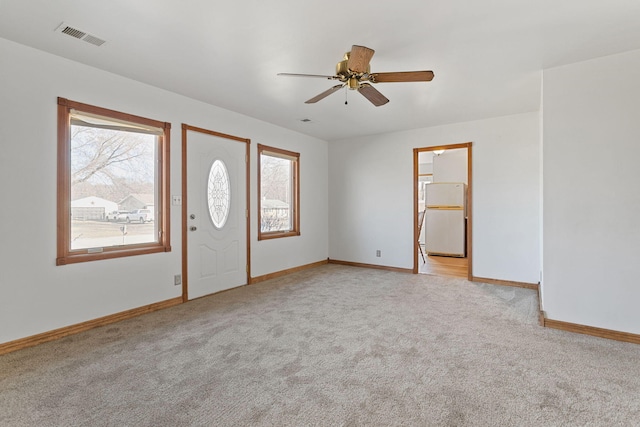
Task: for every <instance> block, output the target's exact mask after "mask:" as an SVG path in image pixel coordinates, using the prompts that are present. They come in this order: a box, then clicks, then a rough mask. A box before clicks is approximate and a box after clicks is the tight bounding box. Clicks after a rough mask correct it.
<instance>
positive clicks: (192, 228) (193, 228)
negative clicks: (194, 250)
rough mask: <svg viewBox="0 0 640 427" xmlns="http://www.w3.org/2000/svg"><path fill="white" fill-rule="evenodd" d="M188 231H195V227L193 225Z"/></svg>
mask: <svg viewBox="0 0 640 427" xmlns="http://www.w3.org/2000/svg"><path fill="white" fill-rule="evenodd" d="M189 230H191V231H196V230H197V227H196V226H195V225H192V226H191V227H189Z"/></svg>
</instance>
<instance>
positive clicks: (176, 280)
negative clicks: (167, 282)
mask: <svg viewBox="0 0 640 427" xmlns="http://www.w3.org/2000/svg"><path fill="white" fill-rule="evenodd" d="M173 284H174V285H175V286H178V285H182V274H176V275H175V276H173Z"/></svg>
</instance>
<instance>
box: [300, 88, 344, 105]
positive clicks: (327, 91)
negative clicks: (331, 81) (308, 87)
mask: <svg viewBox="0 0 640 427" xmlns="http://www.w3.org/2000/svg"><path fill="white" fill-rule="evenodd" d="M343 86H344V85H343V84H340V85H335V86H333V87H332V88H330V89H327V90H325V91H324V92H322V93H321V94H320V95H316V96H314V97H313V98H311V99H310V100H308V101H305V102H304V103H305V104H314V103H316V102H318V101H320V100H321V99H324V98H326V97H327V96H329V95H331V94H332V93H333V92H335V91H337V90H338V89H342V87H343Z"/></svg>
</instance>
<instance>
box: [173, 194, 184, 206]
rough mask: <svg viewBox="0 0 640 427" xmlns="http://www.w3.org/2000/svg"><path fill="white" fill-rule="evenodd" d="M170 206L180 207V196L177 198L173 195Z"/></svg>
mask: <svg viewBox="0 0 640 427" xmlns="http://www.w3.org/2000/svg"><path fill="white" fill-rule="evenodd" d="M171 204H172V205H173V206H180V205H182V196H177V195H173V196H171Z"/></svg>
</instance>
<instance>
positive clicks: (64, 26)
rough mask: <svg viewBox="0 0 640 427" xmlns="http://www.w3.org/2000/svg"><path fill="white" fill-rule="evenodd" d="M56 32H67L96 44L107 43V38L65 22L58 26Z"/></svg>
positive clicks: (69, 34)
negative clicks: (103, 38) (104, 38)
mask: <svg viewBox="0 0 640 427" xmlns="http://www.w3.org/2000/svg"><path fill="white" fill-rule="evenodd" d="M56 32H57V33H62V34H66V35H68V36H71V37H73V38H76V39H79V40H83V41H85V42H87V43H91V44H92V45H95V46H102V45H103V44H104V43H105V40H102V39H101V38H99V37H96V36H94V35H91V34H89V33H87V32H85V31H82V30H79V29H77V28H74V27H72V26H70V25H67V24H65V23H64V22H63V23H62V24H60V25H59V26H58V28H56Z"/></svg>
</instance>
